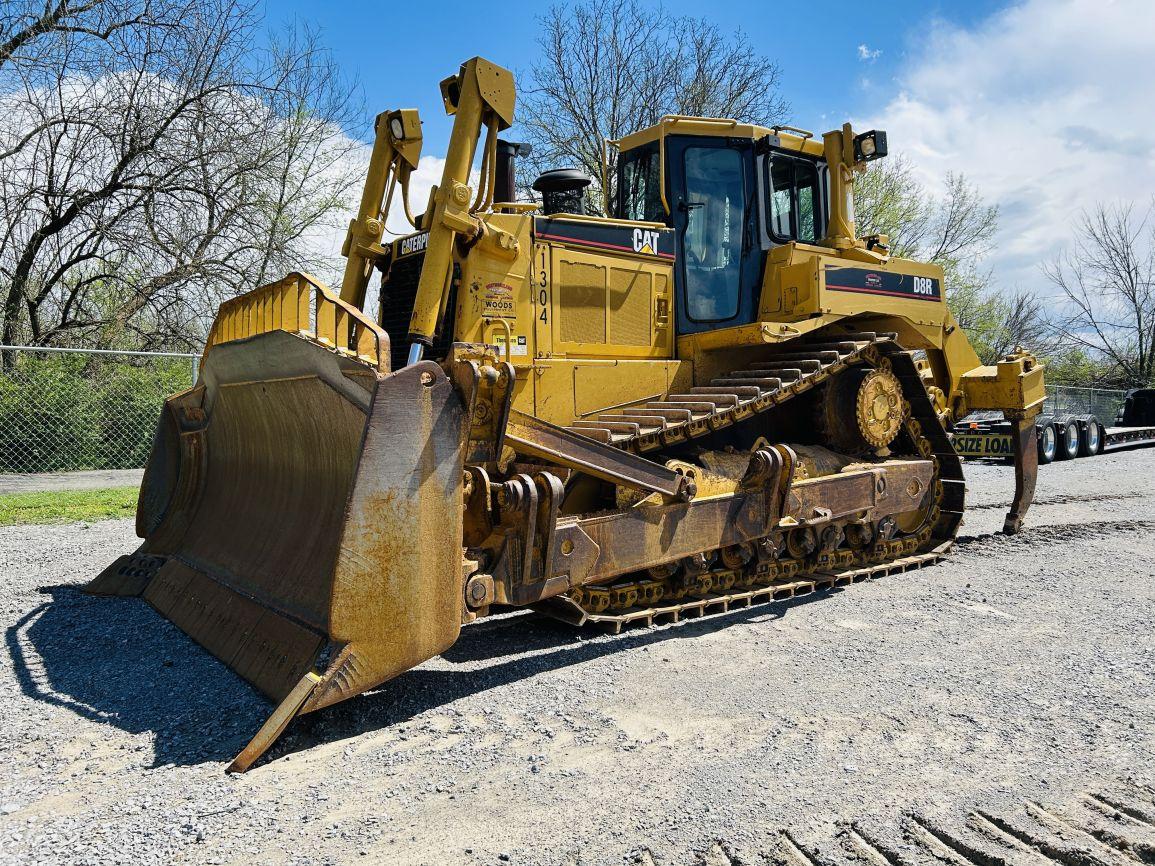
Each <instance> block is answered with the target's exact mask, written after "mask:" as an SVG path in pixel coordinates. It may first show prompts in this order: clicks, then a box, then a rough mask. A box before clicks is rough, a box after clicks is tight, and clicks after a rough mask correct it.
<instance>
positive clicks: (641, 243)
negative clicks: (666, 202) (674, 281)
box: [533, 217, 674, 259]
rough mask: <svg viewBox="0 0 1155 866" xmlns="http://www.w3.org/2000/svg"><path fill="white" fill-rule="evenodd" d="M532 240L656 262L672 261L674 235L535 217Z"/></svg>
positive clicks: (659, 231) (663, 230)
mask: <svg viewBox="0 0 1155 866" xmlns="http://www.w3.org/2000/svg"><path fill="white" fill-rule="evenodd" d="M533 234H534V237H535V238H537V239H538V240H541V241H557V242H559V243H565V244H571V245H573V246H582V247H593V248H594V249H598V250H610V251H612V252H621V253H634V254H637V255H643V256H654V257H655V258H659V259H672V258H673V257H674V232H673V231H672V230H671V229H652V228H641V227H638V228H633V227H631V226H620V225H612V224H608V223H596V222H579V221H577V220H555V219H549V218H548V217H537V218H536V219H534V221H533Z"/></svg>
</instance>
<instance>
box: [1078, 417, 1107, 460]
mask: <svg viewBox="0 0 1155 866" xmlns="http://www.w3.org/2000/svg"><path fill="white" fill-rule="evenodd" d="M1079 420H1080V421H1082V422H1083V423H1082V424H1080V425H1079V427H1080V429H1079V456H1080V457H1095V456H1096V455H1098V454H1099V453H1100V452H1101V451H1102V450H1103V433H1104V431H1103V425H1102V424H1100V423H1099V419H1098V418H1096V417H1095V416H1094V415H1084V416H1082V417H1081V418H1080V419H1079Z"/></svg>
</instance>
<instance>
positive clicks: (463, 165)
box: [409, 57, 515, 364]
mask: <svg viewBox="0 0 1155 866" xmlns="http://www.w3.org/2000/svg"><path fill="white" fill-rule="evenodd" d="M441 95H442V98H443V99H444V102H445V112H446V114H450V115H452V116H453V132H452V133H451V135H450V139H449V150H448V152H447V153H446V155H445V168H444V171H443V172H442V175H441V185H440V186H439V187H436V188H435V189H434V191H433V194H432V196H431V203H432V207H430V208H429V209H427V210H426V213H425V215H424V217H423V218H422V228H425V229H427V230H428V231H429V242H428V245H427V247H426V251H425V263H424V265H423V266H422V268H421V278H420V281H419V282H418V285H417V297H416V300H415V302H414V305H413V316H412V318H411V319H410V322H409V342H410V351H409V363H410V364H413V363H416V362H417V361H419V360H420V359H421V356H422V353H423V352H424V349H425V348H426V347H428V346H431V345H432V344H433V337H434V335H436V334H437V332H438V329H439V327H440V324H441V321H440V320H441V317H442V315H443V312H444V306H445V296H446V294H447V289H448V282H449V276H450V268H451V267H452V266H453V245H454V242H455V240H456V238H457V236H458V235H459V234H461V235H464V236H465V237H467V238H469V239H473V238H475V237H476V236H477V235H478V234H479V233H480V232H481V231H482V226H481V223H480V221H479V220H478V219H477V218H476V217H474V216H473V214H472V211H475V210H477V209H478V208H479V206H481V205H483V204H484V203H485V199H486V198H487V197H488V196H479V197H478V200H477V201H475V200H474V198H473V191H472V190H471V189H470V188H469V173H470V170H471V169H472V167H473V158H474V155H475V153H476V150H477V140H478V138H479V137H480V135H481V130H482V128H483V127H484V128H486V129H488V131H489V133H488V136H487V144H486V156H487V157H488V163H489V165H488V178H487V176H486V175H487V165H486V163H487V160H486V159H483V160H482V172H481V174H482V177H481V183H482V184H483V185H484V186H483V189H486V188H488V189H490V190H491V187H490V186H489V184H491V183H492V177H493V158H492V155H491V154H490V151H491V150H492V149H493V148H494V147H495V146H496V135H497V132H498V131H500V130H502V129H506V128H508V127H509V126H510V124H512V123H513V106H514V101H515V90H514V84H513V74H512V73H511V72H509V70H507V69H503V68H501V67H500V66H498V65H496V64H494V63H490V62H489V61H488V60H483V59H482V58H480V57H474V58H473V59H472V60H467V61H466V62H465V63H463V64H462V66H461V70H460V71H459V72H458V73H457V75H454V76H451V77H449V78H447V79H445V80H444V81H442V82H441Z"/></svg>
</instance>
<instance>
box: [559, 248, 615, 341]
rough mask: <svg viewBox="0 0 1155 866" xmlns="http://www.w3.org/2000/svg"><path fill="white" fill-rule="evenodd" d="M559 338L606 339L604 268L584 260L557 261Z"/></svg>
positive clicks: (569, 339) (571, 339)
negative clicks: (559, 281)
mask: <svg viewBox="0 0 1155 866" xmlns="http://www.w3.org/2000/svg"><path fill="white" fill-rule="evenodd" d="M560 318H561V339H562V341H563V342H566V343H604V342H605V341H606V269H605V268H604V267H602V266H601V265H591V264H585V263H584V262H567V261H562V263H561V311H560Z"/></svg>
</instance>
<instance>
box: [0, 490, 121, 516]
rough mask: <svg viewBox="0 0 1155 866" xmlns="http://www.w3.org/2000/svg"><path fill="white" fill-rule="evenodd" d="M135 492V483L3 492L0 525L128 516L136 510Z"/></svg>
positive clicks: (0, 503)
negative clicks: (85, 487) (127, 485)
mask: <svg viewBox="0 0 1155 866" xmlns="http://www.w3.org/2000/svg"><path fill="white" fill-rule="evenodd" d="M136 494H137V488H135V487H110V488H106V489H103V490H51V491H45V492H42V493H39V492H38V493H6V494H3V495H0V526H15V525H17V524H28V523H79V522H85V521H92V520H108V519H109V518H113V517H132V516H133V514H135V513H136Z"/></svg>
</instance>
